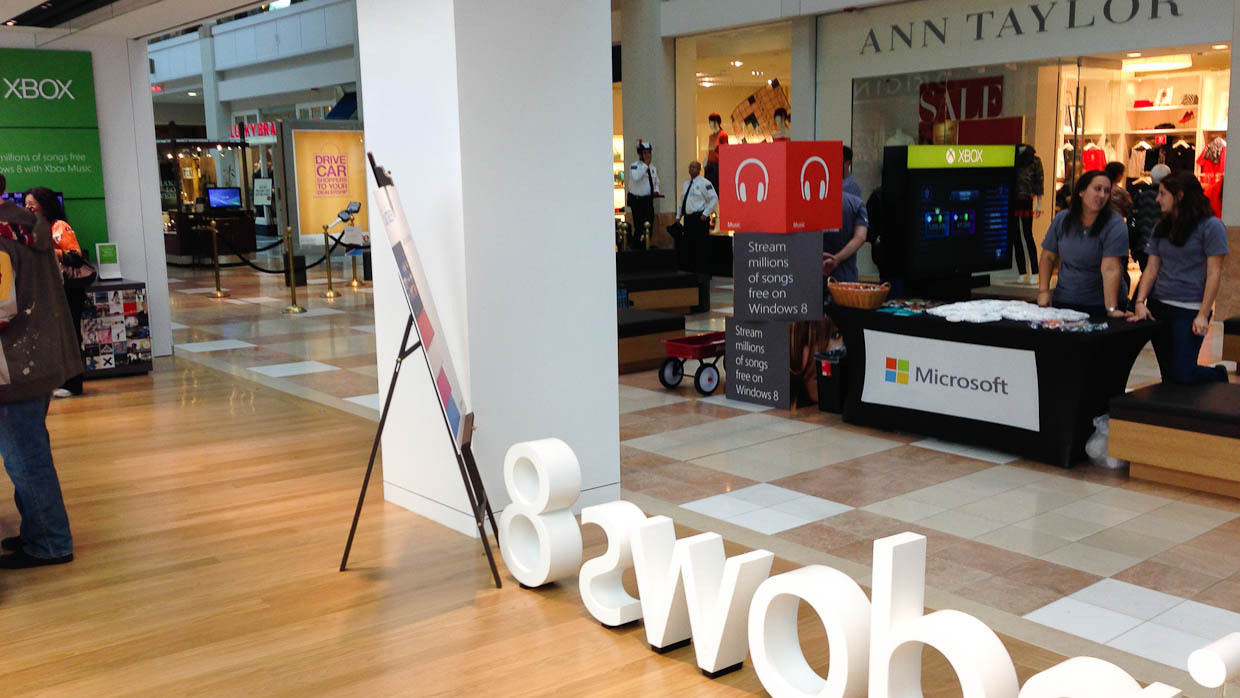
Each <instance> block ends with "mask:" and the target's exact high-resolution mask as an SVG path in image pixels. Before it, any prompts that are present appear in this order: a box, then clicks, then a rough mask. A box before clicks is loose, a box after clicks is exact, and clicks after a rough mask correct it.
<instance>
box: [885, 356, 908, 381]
mask: <svg viewBox="0 0 1240 698" xmlns="http://www.w3.org/2000/svg"><path fill="white" fill-rule="evenodd" d="M886 381H887V382H888V383H899V384H900V385H908V359H893V358H892V357H890V356H888V357H887V377H886Z"/></svg>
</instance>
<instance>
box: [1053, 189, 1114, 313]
mask: <svg viewBox="0 0 1240 698" xmlns="http://www.w3.org/2000/svg"><path fill="white" fill-rule="evenodd" d="M1127 262H1128V227H1127V226H1126V225H1124V219H1123V218H1121V217H1120V216H1119V215H1118V214H1116V213H1115V211H1114V210H1113V209H1112V208H1111V178H1110V177H1108V176H1107V174H1106V173H1105V172H1103V171H1102V170H1090V171H1089V172H1086V173H1085V174H1083V175H1081V178H1080V179H1078V180H1077V181H1076V185H1075V186H1073V187H1072V199H1071V202H1070V203H1069V205H1068V209H1067V210H1066V211H1060V212H1059V213H1057V214H1055V219H1054V220H1052V221H1051V227H1050V229H1049V230H1048V231H1047V232H1046V238H1045V239H1044V240H1043V241H1042V256H1041V258H1040V263H1039V265H1038V305H1040V306H1043V307H1045V306H1048V305H1052V304H1054V306H1055V307H1056V308H1071V309H1072V310H1080V311H1082V312H1086V313H1089V314H1090V315H1094V316H1101V315H1107V316H1109V317H1124V315H1125V312H1124V305H1126V303H1127V300H1128V283H1127V279H1126V278H1125V276H1126V274H1125V271H1124V267H1125V266H1126V264H1127ZM1057 266H1058V267H1059V284H1058V285H1057V286H1056V287H1055V292H1054V294H1053V295H1052V293H1051V274H1053V273H1054V272H1055V267H1057Z"/></svg>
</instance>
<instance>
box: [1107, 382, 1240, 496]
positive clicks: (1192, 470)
mask: <svg viewBox="0 0 1240 698" xmlns="http://www.w3.org/2000/svg"><path fill="white" fill-rule="evenodd" d="M1109 451H1110V455H1111V456H1112V457H1115V458H1122V459H1124V460H1127V461H1129V462H1130V463H1131V464H1132V465H1131V467H1130V469H1129V475H1130V476H1131V477H1133V478H1137V479H1141V480H1151V481H1154V482H1161V483H1163V484H1168V485H1176V486H1178V487H1187V488H1189V489H1195V490H1200V491H1203V492H1210V493H1214V494H1223V495H1227V496H1229V497H1240V385H1233V384H1231V383H1208V384H1205V385H1176V384H1173V383H1160V384H1158V385H1151V386H1148V387H1145V388H1141V389H1140V390H1134V391H1132V392H1131V393H1128V394H1126V395H1120V396H1117V397H1115V398H1112V400H1111V430H1110V438H1109Z"/></svg>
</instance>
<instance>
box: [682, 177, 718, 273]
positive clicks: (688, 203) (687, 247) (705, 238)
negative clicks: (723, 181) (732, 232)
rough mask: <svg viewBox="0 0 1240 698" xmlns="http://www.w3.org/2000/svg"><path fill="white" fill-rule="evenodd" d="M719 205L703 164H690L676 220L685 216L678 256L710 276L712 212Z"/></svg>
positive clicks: (691, 266)
mask: <svg viewBox="0 0 1240 698" xmlns="http://www.w3.org/2000/svg"><path fill="white" fill-rule="evenodd" d="M718 205H719V194H718V193H717V192H715V186H714V185H713V184H711V183H710V182H709V181H708V180H707V179H706V178H705V177H703V176H702V163H700V162H698V161H697V160H694V161H693V162H691V163H689V181H687V182H685V185H684V186H683V187H681V189H680V205H679V206H677V207H676V220H680V219H681V218H682V217H683V218H684V226H685V229H684V236H683V237H681V239H680V240H677V241H676V243H677V244H676V247H677V249H678V250H679V251H680V254H679V255H677V256H678V257H679V258H680V259H681V260H682V266H685V267H687V268H688V269H689V271H692V272H694V273H697V274H703V275H705V276H707V277H709V276H710V214H712V213H714V212H715V207H716V206H718Z"/></svg>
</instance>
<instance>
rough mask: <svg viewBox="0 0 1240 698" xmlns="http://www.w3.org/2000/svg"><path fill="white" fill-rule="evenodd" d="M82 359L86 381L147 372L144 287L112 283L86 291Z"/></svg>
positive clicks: (148, 352) (148, 348) (148, 354)
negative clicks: (87, 379)
mask: <svg viewBox="0 0 1240 698" xmlns="http://www.w3.org/2000/svg"><path fill="white" fill-rule="evenodd" d="M82 358H83V361H84V363H85V365H86V373H85V377H86V378H109V377H112V376H132V375H135V374H140V373H149V372H150V371H151V367H152V364H151V325H150V319H149V317H148V307H147V301H146V284H144V283H142V282H141V281H126V280H124V279H113V280H110V281H103V280H100V281H96V282H95V283H94V284H92V285H91V286H90V288H88V289H86V305H85V306H84V307H83V308H82Z"/></svg>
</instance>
